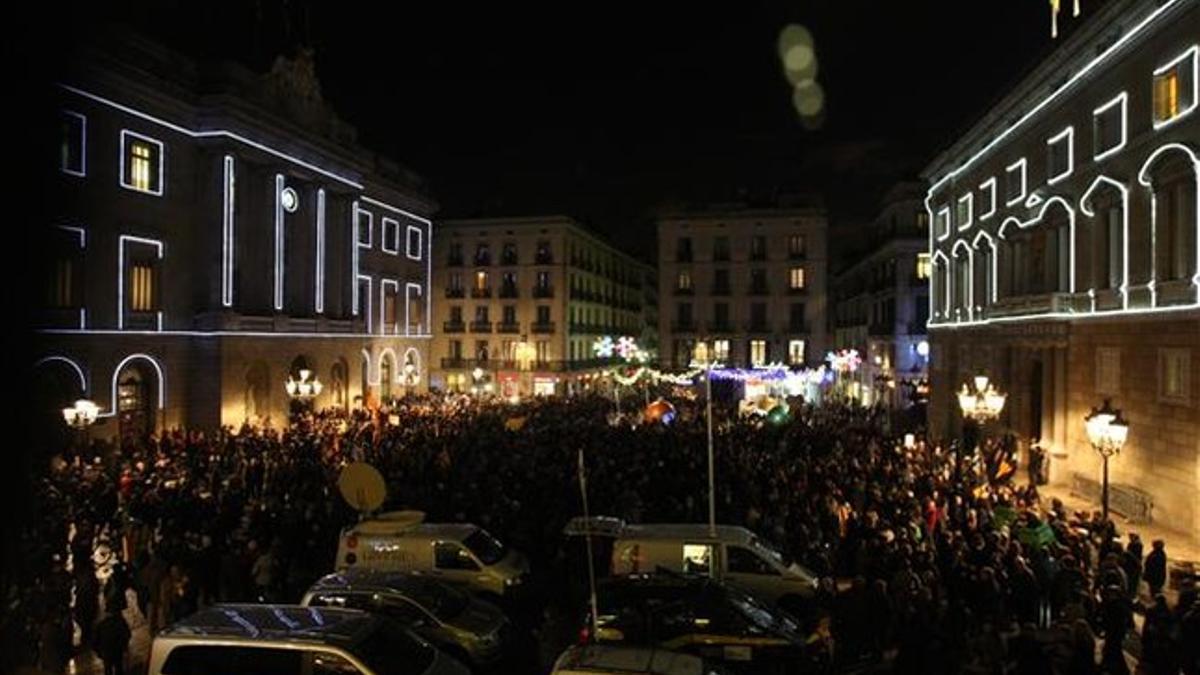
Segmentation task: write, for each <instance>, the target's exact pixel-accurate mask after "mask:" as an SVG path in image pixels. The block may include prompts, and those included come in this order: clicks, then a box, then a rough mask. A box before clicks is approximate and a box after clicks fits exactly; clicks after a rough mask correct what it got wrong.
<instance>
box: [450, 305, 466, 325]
mask: <svg viewBox="0 0 1200 675" xmlns="http://www.w3.org/2000/svg"><path fill="white" fill-rule="evenodd" d="M462 320H463V315H462V306H460V305H453V306H451V307H450V323H462Z"/></svg>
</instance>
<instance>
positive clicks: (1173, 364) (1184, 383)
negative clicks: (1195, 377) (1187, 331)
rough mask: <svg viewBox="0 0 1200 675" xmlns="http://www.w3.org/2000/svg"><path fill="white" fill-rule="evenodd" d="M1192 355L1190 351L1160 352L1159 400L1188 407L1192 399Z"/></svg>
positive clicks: (1166, 350) (1167, 350) (1165, 350)
mask: <svg viewBox="0 0 1200 675" xmlns="http://www.w3.org/2000/svg"><path fill="white" fill-rule="evenodd" d="M1191 371H1192V353H1191V350H1189V349H1159V350H1158V398H1159V400H1160V401H1162V402H1164V403H1175V404H1184V405H1186V404H1187V403H1188V402H1189V401H1190V399H1191V394H1192V392H1191Z"/></svg>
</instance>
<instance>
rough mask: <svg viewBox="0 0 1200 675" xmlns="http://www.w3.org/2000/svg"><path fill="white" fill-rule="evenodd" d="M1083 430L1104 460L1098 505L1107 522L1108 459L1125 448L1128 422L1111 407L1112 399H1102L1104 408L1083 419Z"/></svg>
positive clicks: (1118, 411) (1093, 410)
mask: <svg viewBox="0 0 1200 675" xmlns="http://www.w3.org/2000/svg"><path fill="white" fill-rule="evenodd" d="M1083 423H1084V428H1085V429H1087V436H1088V442H1089V443H1091V444H1092V447H1093V448H1095V449H1096V452H1098V453H1100V456H1101V457H1103V458H1104V485H1103V489H1102V491H1101V493H1100V503H1101V506H1102V508H1103V510H1104V520H1106V521H1107V520H1108V458H1109V457H1112V456H1113V455H1116V454H1119V453H1120V452H1121V448H1123V447H1125V439H1126V438H1128V437H1129V422H1128V421H1127V420H1125V418H1123V417H1121V411H1120V410H1119V409H1114V408H1113V407H1112V399H1107V398H1106V399H1104V406H1103V407H1101V408H1099V409H1097V408H1092V412H1091V413H1090V414H1089V415H1088V416H1087V417H1085V418H1083Z"/></svg>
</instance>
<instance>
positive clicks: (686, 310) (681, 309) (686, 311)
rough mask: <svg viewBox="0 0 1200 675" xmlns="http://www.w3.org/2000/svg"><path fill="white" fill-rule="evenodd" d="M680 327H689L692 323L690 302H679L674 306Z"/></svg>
mask: <svg viewBox="0 0 1200 675" xmlns="http://www.w3.org/2000/svg"><path fill="white" fill-rule="evenodd" d="M676 311H677V312H678V319H679V326H680V328H690V327H691V325H692V303H690V302H681V303H679V305H677V306H676Z"/></svg>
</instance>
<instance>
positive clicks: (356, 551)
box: [336, 511, 529, 596]
mask: <svg viewBox="0 0 1200 675" xmlns="http://www.w3.org/2000/svg"><path fill="white" fill-rule="evenodd" d="M424 521H425V514H424V513H422V512H420V511H393V512H390V513H383V514H380V515H378V516H376V517H374V518H371V519H369V520H364V521H362V522H359V523H357V524H356V525H354V526H352V527H348V528H346V529H344V530H342V535H341V539H340V541H339V542H338V553H337V563H336V567H337V571H339V572H341V571H345V570H348V569H351V568H364V569H371V570H380V571H385V572H408V573H412V574H422V575H428V576H430V577H431V578H433V579H437V580H438V581H443V582H445V583H449V584H455V585H458V586H463V587H466V588H468V589H470V590H474V591H478V592H481V593H485V594H490V595H495V596H504V595H506V594H511V593H512V592H513V591H514V589H515V588H516V587H518V586H520V585H521V584H522V583H523V582H524V581H525V577H526V575H527V574H528V573H529V561H528V560H526V559H525V556H523V555H521V554H520V553H518V552H516V551H514V550H511V549H509V548H507V547H506V546H504V544H502V543H500V542H499V541H497V540H496V538H495V537H493V536H492V535H490V534H488V533H487V530H484V529H483V528H481V527H479V526H477V525H471V524H470V523H443V524H435V523H426V522H424Z"/></svg>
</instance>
